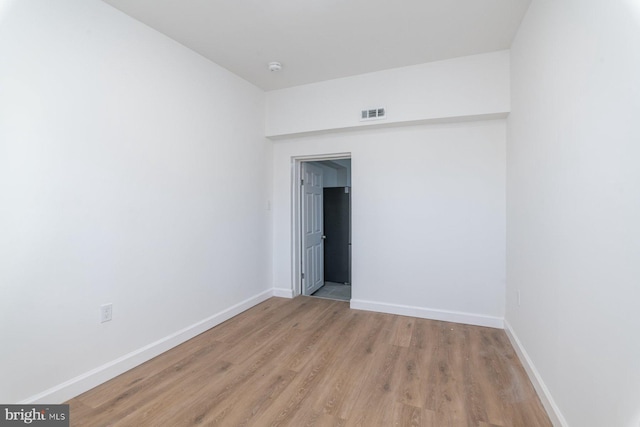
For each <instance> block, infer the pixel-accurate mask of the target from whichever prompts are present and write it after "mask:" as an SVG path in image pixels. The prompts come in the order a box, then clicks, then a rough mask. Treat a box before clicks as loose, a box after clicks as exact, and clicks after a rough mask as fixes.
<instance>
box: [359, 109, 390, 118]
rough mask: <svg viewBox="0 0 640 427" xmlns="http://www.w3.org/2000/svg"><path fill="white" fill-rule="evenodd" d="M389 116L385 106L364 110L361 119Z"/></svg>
mask: <svg viewBox="0 0 640 427" xmlns="http://www.w3.org/2000/svg"><path fill="white" fill-rule="evenodd" d="M386 117H387V112H386V110H385V109H384V107H376V108H367V109H366V110H362V112H361V114H360V121H365V120H381V119H385V118H386Z"/></svg>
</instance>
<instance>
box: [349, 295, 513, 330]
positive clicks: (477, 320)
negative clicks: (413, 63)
mask: <svg viewBox="0 0 640 427" xmlns="http://www.w3.org/2000/svg"><path fill="white" fill-rule="evenodd" d="M351 308H353V309H356V310H367V311H377V312H381V313H389V314H398V315H401V316H412V317H420V318H422V319H431V320H442V321H445V322H455V323H465V324H468V325H476V326H488V327H490V328H499V329H502V328H504V319H503V318H501V317H493V316H485V315H480V314H472V313H462V312H458V311H446V310H434V309H430V308H423V307H413V306H409V305H398V304H388V303H382V302H375V301H364V300H356V299H352V300H351Z"/></svg>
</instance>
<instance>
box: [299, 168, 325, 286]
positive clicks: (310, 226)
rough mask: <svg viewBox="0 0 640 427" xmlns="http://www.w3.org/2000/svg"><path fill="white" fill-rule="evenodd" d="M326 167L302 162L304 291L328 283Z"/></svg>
mask: <svg viewBox="0 0 640 427" xmlns="http://www.w3.org/2000/svg"><path fill="white" fill-rule="evenodd" d="M322 176H323V174H322V169H321V168H319V167H318V166H314V165H312V164H310V163H306V162H305V163H302V180H303V181H302V294H303V295H311V294H312V293H314V292H315V291H317V290H318V289H319V288H320V287H321V286H322V285H323V284H324V245H323V243H324V240H323V238H324V236H323V221H322V188H323V182H322Z"/></svg>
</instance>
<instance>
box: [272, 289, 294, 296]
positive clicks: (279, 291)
mask: <svg viewBox="0 0 640 427" xmlns="http://www.w3.org/2000/svg"><path fill="white" fill-rule="evenodd" d="M273 296H274V297H282V298H293V290H292V289H287V288H273Z"/></svg>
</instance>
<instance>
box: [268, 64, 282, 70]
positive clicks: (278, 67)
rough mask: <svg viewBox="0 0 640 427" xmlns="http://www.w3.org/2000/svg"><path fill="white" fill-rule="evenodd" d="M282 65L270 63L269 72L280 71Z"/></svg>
mask: <svg viewBox="0 0 640 427" xmlns="http://www.w3.org/2000/svg"><path fill="white" fill-rule="evenodd" d="M281 69H282V64H281V63H279V62H269V71H280V70H281Z"/></svg>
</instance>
